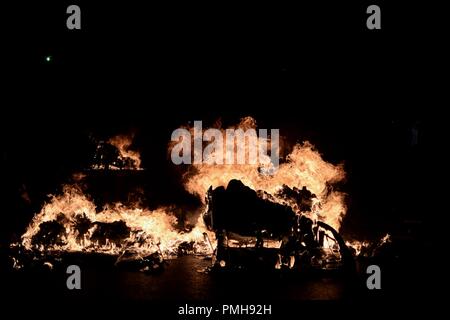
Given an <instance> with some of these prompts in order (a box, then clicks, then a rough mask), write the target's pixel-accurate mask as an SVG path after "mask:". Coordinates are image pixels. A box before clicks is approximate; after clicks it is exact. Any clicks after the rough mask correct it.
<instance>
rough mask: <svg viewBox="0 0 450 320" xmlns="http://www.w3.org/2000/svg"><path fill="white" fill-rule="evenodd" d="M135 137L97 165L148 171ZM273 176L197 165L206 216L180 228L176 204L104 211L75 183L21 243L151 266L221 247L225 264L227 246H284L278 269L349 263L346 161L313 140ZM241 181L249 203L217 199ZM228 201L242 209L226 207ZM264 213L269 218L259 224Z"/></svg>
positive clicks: (191, 181)
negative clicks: (344, 229) (334, 160)
mask: <svg viewBox="0 0 450 320" xmlns="http://www.w3.org/2000/svg"><path fill="white" fill-rule="evenodd" d="M239 126H241V127H245V128H247V127H248V126H250V127H252V126H253V127H255V126H256V123H255V121H254V120H253V119H251V118H245V119H243V120H242V121H241V123H240V124H238V127H239ZM131 142H132V140H131V139H128V138H126V137H123V136H118V137H116V138H113V139H110V140H109V141H108V142H106V143H105V142H103V143H101V144H99V147H98V148H97V152H96V155H95V159H94V164H93V166H92V168H93V169H105V170H108V169H110V170H111V169H112V170H120V169H127V170H130V169H136V170H138V169H141V159H140V155H139V154H138V153H137V152H135V151H131V150H130V146H131ZM266 172H267V171H262V170H260V168H259V167H258V164H234V165H207V164H193V165H191V166H190V168H189V169H188V171H187V172H186V174H185V176H184V186H185V188H186V190H187V191H189V192H190V193H192V194H194V195H197V196H198V197H199V198H200V199H201V200H202V201H203V210H202V211H203V212H204V213H205V214H204V215H203V216H199V217H198V220H197V223H196V225H195V226H194V227H193V228H191V229H190V230H180V228H179V225H180V224H179V221H177V218H176V217H175V216H174V215H173V214H172V211H173V208H170V207H161V208H157V209H154V210H149V209H146V208H142V207H141V205H140V204H139V203H136V204H131V205H130V204H127V205H123V204H121V203H114V204H109V205H106V206H105V207H104V208H103V209H102V210H100V211H99V210H98V208H96V206H95V205H94V203H93V201H92V200H91V199H90V198H89V196H88V195H86V194H84V192H83V191H82V189H81V188H80V187H79V186H78V185H69V186H66V187H65V188H64V192H63V193H62V194H60V195H56V196H53V197H52V198H51V200H50V201H49V202H48V203H47V204H45V205H44V206H43V208H42V210H41V211H40V212H39V213H37V214H36V215H35V217H34V218H33V220H32V222H31V223H30V225H29V226H28V228H27V230H26V232H25V233H24V235H23V236H22V243H21V246H23V248H24V249H25V250H27V251H35V252H41V253H42V252H44V253H46V254H52V253H56V252H87V253H89V252H91V253H92V252H96V253H98V252H100V253H104V254H110V255H115V256H118V257H119V262H120V261H126V260H127V259H129V260H133V259H134V260H138V261H142V262H143V264H145V261H146V259H147V260H148V259H150V258H149V257H152V255H154V254H155V253H156V254H158V255H159V257H158V259H160V258H161V257H164V259H167V258H169V257H174V256H177V255H180V254H203V255H210V254H211V253H212V252H215V258H217V261H218V263H219V264H220V263H222V264H223V263H226V262H225V260H224V259H222V258H221V255H222V254H224V251H227V252H228V253H229V254H234V253H233V248H238V249H242V248H253V249H254V250H257V249H258V250H259V249H263V248H267V249H269V250H277V253H276V257H277V258H276V260H275V261H272V262H271V264H272V265H273V266H276V267H281V266H282V265H287V266H289V267H293V265H294V264H296V265H301V264H309V265H317V266H319V267H324V268H328V267H330V266H332V265H337V266H338V265H340V264H342V261H343V258H344V257H343V255H346V253H345V252H344V251H345V248H346V246H345V243H344V242H343V241H342V239H341V238H340V236H339V234H338V233H337V232H336V230H339V227H340V225H341V221H342V219H343V217H344V216H345V214H346V205H345V194H344V193H343V192H340V191H339V190H338V189H337V188H336V187H335V186H336V184H337V183H339V182H342V181H343V180H344V178H345V172H344V169H343V166H342V165H333V164H330V163H327V162H326V161H324V160H323V159H322V157H321V155H320V154H319V152H318V151H317V150H315V149H314V147H313V146H312V145H311V144H310V143H308V142H306V143H303V144H297V145H295V146H294V147H293V148H292V150H291V152H290V153H288V154H287V156H286V157H285V158H284V161H282V162H281V163H280V165H279V168H278V170H276V171H274V172H272V174H271V175H268V174H267V173H266ZM235 179H236V180H239V181H240V182H241V186H242V188H238V189H239V190H238V191H237V192H238V193H242V195H244V197H243V198H242V199H245V202H239V201H237V202H234V203H228V202H225V203H223V204H218V203H220V200H218V199H220V193H221V192H230V191H229V190H230V187H231V189H233V183H236V182H233V183H231V182H230V181H233V180H235ZM229 183H230V184H229ZM227 186H228V188H227V189H226V191H225V189H224V187H227ZM244 186H246V187H244ZM208 190H209V192H208ZM249 194H251V196H250V197H249V198H245V195H247V196H248V195H249ZM252 201H253V202H252ZM261 204H264V206H261ZM228 205H232V206H234V209H233V210H228V211H226V210H225V211H226V212H224V208H227V206H228ZM221 206H222V208H220V207H221ZM258 206H259V207H258ZM243 208H246V210H245V212H244V211H243ZM236 209H237V210H236ZM214 211H217V212H215V213H214V214H212V213H213V212H214ZM218 212H220V213H218ZM237 212H240V214H239V216H236V213H237ZM261 214H264V217H263V219H262V222H261V221H260V224H258V223H256V224H255V223H254V222H252V221H251V220H252V217H256V216H258V215H261ZM215 216H217V217H221V218H218V219H219V221H217V220H216V221H214V220H212V219H213V217H215ZM223 217H226V219H227V220H228V221H234V222H233V223H234V224H235V226H237V228H234V227H233V228H231V227H230V226H228V225H226V228H223V226H221V225H220V224H221V222H220V219H222V218H223ZM233 217H234V218H233ZM203 218H205V220H204V219H203ZM259 218H261V216H260V217H259ZM205 222H206V223H205ZM252 223H253V224H252ZM261 223H262V224H261ZM274 224H275V228H274ZM240 225H241V226H245V225H247V227H248V226H250V228H249V230H250V229H251V230H250V231H251V232H250V231H249V230H246V232H244V234H241V233H242V230H239V226H240ZM271 229H272V231H271ZM249 232H250V233H249ZM216 237H217V238H218V239H217V240H216ZM224 244H226V245H224ZM14 246H17V244H16V245H14ZM236 252H238V251H236ZM228 253H227V254H228ZM293 257H295V259H293ZM152 261H154V259H153V260H152ZM222 261H223V262H222ZM17 265H20V264H19V263H17Z"/></svg>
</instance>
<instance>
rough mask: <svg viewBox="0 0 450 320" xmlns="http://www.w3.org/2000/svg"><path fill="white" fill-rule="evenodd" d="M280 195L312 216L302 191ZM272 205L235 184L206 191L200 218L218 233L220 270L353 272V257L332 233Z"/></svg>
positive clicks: (258, 193) (308, 196)
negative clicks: (345, 270) (345, 269)
mask: <svg viewBox="0 0 450 320" xmlns="http://www.w3.org/2000/svg"><path fill="white" fill-rule="evenodd" d="M280 195H282V197H283V198H284V199H285V200H286V201H287V202H292V201H294V203H295V204H297V205H298V207H299V208H302V209H303V211H310V210H311V206H312V202H313V198H315V195H314V194H312V193H311V192H310V191H309V190H307V189H306V188H302V189H296V188H294V189H290V188H288V187H287V186H284V187H283V189H282V190H281V191H280V194H279V195H278V196H280ZM271 200H274V199H273V197H271V196H270V195H268V194H266V193H264V192H262V191H254V190H252V189H250V188H249V187H247V186H245V185H244V184H243V183H242V182H241V181H238V180H231V181H230V182H229V184H228V186H227V188H224V187H218V188H216V189H212V188H210V189H209V191H208V212H207V213H206V214H205V216H204V218H205V223H206V225H207V226H208V227H209V228H210V229H211V230H213V231H215V233H216V238H217V250H216V254H215V266H217V267H218V269H228V270H229V269H233V268H237V269H242V268H253V267H256V268H258V269H261V268H263V269H264V268H267V269H270V270H273V269H296V270H308V269H314V268H316V269H321V270H336V269H344V267H345V268H347V267H348V269H353V267H352V266H353V257H352V255H351V253H350V252H349V251H348V248H347V246H346V245H345V243H344V241H343V239H342V237H341V236H340V235H339V234H338V232H337V231H336V230H334V229H333V228H332V227H331V226H329V225H327V224H325V223H323V222H321V221H316V222H314V221H312V220H311V219H310V218H308V217H306V216H304V215H302V214H296V213H295V212H294V211H293V209H292V208H291V207H290V206H288V205H282V204H279V203H275V202H274V201H271Z"/></svg>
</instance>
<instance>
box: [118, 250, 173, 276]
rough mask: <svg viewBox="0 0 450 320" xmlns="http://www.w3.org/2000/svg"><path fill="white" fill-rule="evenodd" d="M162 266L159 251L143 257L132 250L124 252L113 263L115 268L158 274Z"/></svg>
mask: <svg viewBox="0 0 450 320" xmlns="http://www.w3.org/2000/svg"><path fill="white" fill-rule="evenodd" d="M164 264H165V262H164V259H163V257H162V255H161V253H160V252H159V251H155V252H153V253H151V254H148V255H145V256H144V255H143V254H142V253H141V252H138V251H135V250H134V249H132V248H129V249H127V250H124V251H123V253H122V254H121V255H120V256H119V257H118V258H117V260H116V262H115V266H116V267H118V268H120V269H124V270H130V271H141V272H146V273H155V272H160V271H162V270H163V269H164Z"/></svg>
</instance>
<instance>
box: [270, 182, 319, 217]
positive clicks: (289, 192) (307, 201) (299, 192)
mask: <svg viewBox="0 0 450 320" xmlns="http://www.w3.org/2000/svg"><path fill="white" fill-rule="evenodd" d="M277 196H279V197H281V198H283V199H285V200H288V201H294V202H295V203H296V204H297V205H298V208H299V210H300V211H301V212H310V211H311V207H312V204H313V198H315V197H316V195H315V194H314V193H312V192H311V191H309V190H308V189H307V188H306V187H303V188H302V189H298V188H296V187H294V188H293V189H291V188H289V187H288V186H286V185H283V188H282V189H281V190H280V191H279V192H278V193H277Z"/></svg>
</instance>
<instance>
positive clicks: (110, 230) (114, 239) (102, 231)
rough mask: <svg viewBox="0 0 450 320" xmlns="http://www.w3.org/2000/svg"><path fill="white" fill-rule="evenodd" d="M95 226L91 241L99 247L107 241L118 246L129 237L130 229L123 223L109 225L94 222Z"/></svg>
mask: <svg viewBox="0 0 450 320" xmlns="http://www.w3.org/2000/svg"><path fill="white" fill-rule="evenodd" d="M94 225H95V226H96V228H95V231H94V232H93V234H92V237H91V241H94V242H97V241H98V243H99V244H100V245H105V244H106V243H107V241H109V242H110V243H114V244H116V245H120V244H121V243H123V242H124V241H125V239H127V238H128V237H129V236H130V232H131V229H130V228H129V227H128V226H127V225H126V223H125V222H123V221H114V222H111V223H105V222H94Z"/></svg>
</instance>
